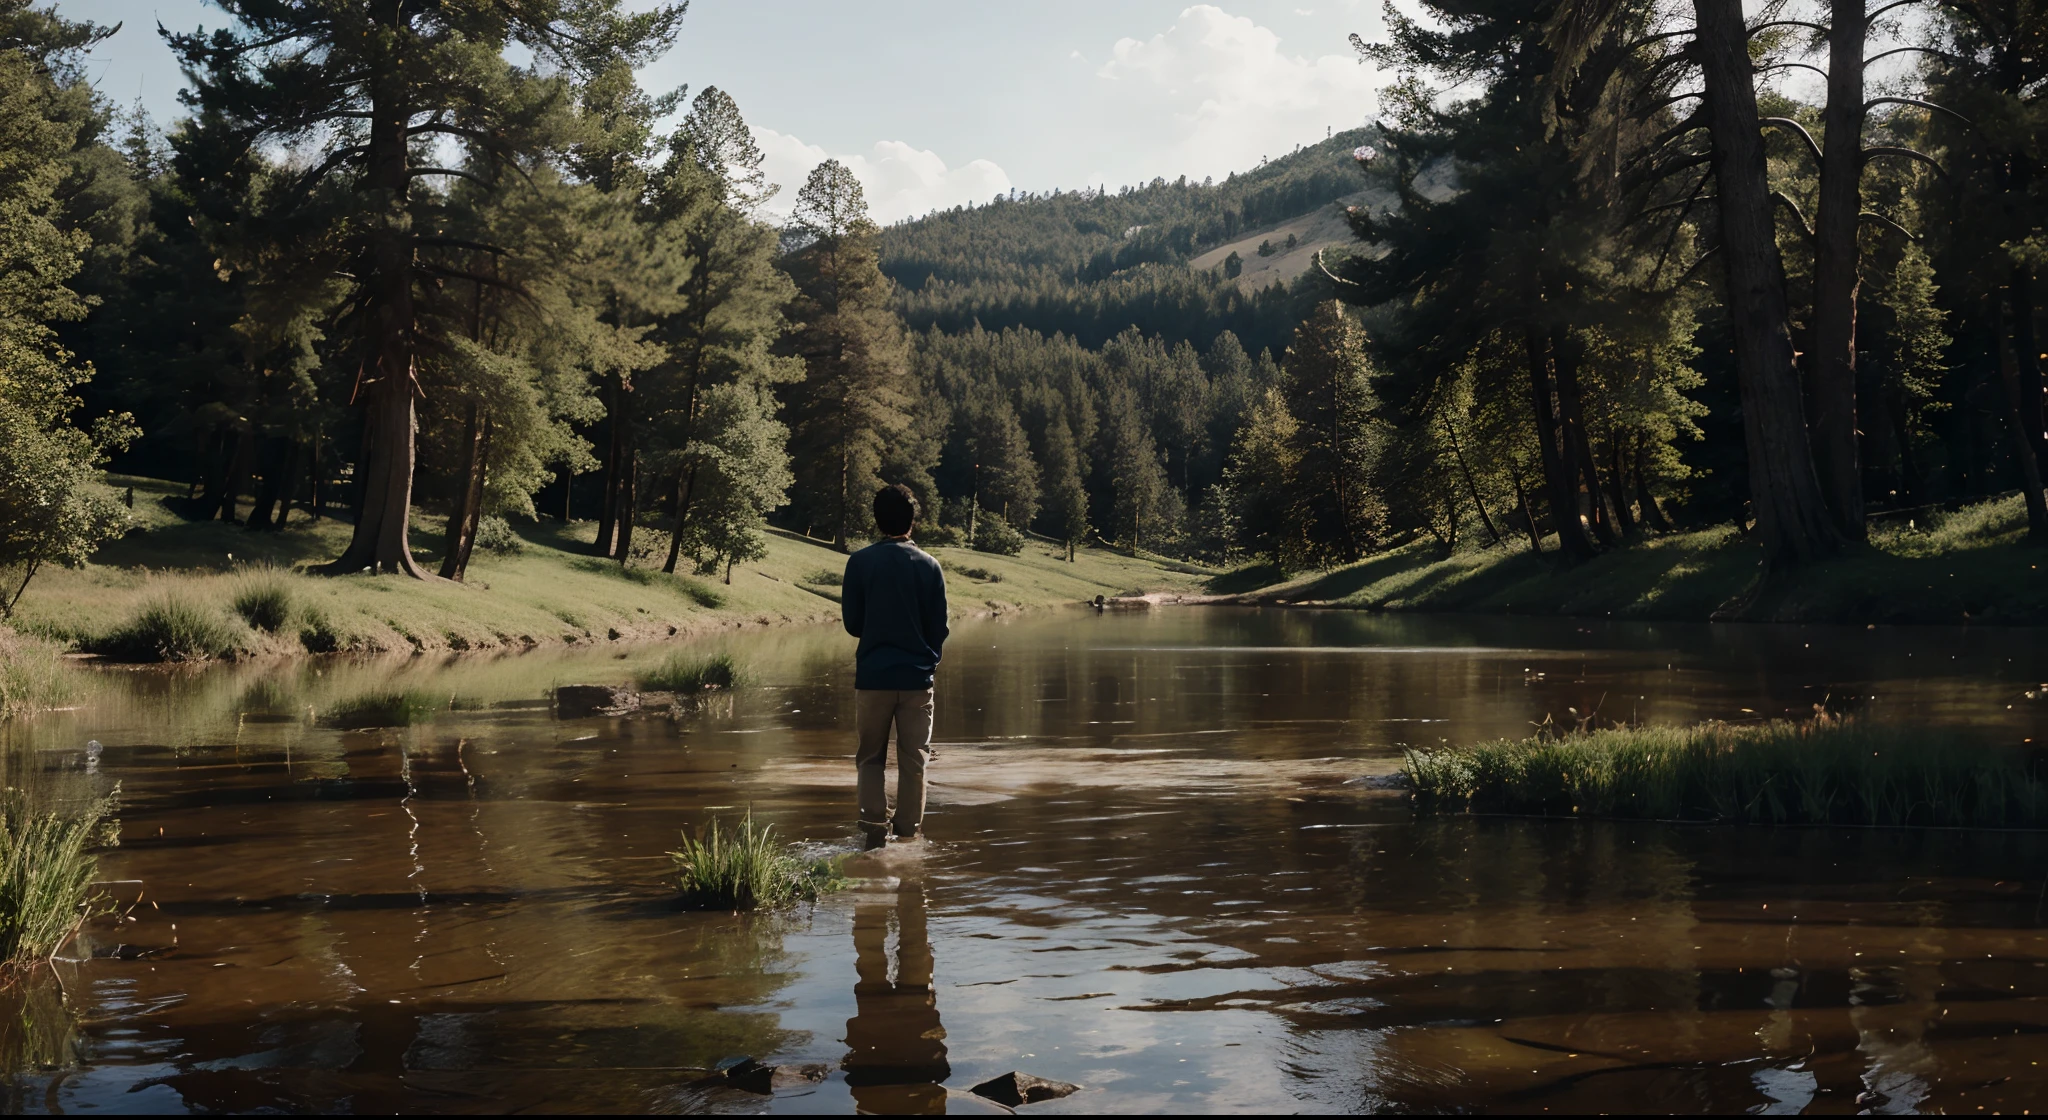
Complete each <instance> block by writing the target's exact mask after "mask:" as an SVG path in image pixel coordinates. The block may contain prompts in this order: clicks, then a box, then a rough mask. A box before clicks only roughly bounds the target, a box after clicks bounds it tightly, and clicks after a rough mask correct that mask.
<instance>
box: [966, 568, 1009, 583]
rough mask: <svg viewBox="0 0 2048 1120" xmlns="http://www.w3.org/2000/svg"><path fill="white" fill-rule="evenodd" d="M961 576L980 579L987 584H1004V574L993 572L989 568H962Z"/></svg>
mask: <svg viewBox="0 0 2048 1120" xmlns="http://www.w3.org/2000/svg"><path fill="white" fill-rule="evenodd" d="M960 574H961V575H963V576H966V577H967V578H968V579H978V580H981V581H983V582H985V583H1001V582H1003V573H1001V572H992V571H989V570H988V569H987V568H962V569H960Z"/></svg>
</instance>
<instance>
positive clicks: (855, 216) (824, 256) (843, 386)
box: [785, 160, 909, 549]
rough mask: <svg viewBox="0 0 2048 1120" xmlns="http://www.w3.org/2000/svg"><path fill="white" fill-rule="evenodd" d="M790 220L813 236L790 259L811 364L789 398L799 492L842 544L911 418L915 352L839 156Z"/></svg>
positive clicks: (814, 179)
mask: <svg viewBox="0 0 2048 1120" xmlns="http://www.w3.org/2000/svg"><path fill="white" fill-rule="evenodd" d="M792 217H793V221H794V223H795V228H796V230H797V232H798V235H799V237H801V238H802V239H803V240H804V241H805V242H806V244H804V245H803V246H802V247H801V248H799V249H797V250H796V251H795V252H794V253H792V254H790V256H789V257H788V259H787V261H786V263H785V267H786V268H787V270H788V272H789V274H790V277H791V279H792V280H794V281H795V283H796V288H797V300H796V304H795V310H794V313H793V318H795V319H796V320H797V321H798V322H800V323H801V324H802V326H801V327H799V328H798V329H797V330H796V331H794V332H793V333H792V335H791V338H790V341H789V343H788V345H789V347H790V350H791V352H793V353H794V354H796V356H798V357H800V358H802V359H803V361H804V367H805V375H804V380H803V381H802V382H800V383H797V384H795V385H793V386H791V387H790V392H789V393H788V394H787V396H786V397H785V400H786V401H787V402H788V404H789V406H790V412H791V415H792V416H793V418H794V423H793V425H792V428H793V433H794V438H793V441H792V446H791V451H792V455H793V458H794V459H795V467H796V470H795V474H796V480H797V494H798V499H799V502H800V504H801V507H802V510H803V512H804V514H805V515H806V516H807V517H808V518H809V519H810V522H811V524H813V525H820V526H823V527H824V528H825V529H826V530H828V531H829V532H830V533H831V536H832V542H833V544H834V545H835V546H837V547H839V548H841V549H845V548H846V547H847V544H848V541H849V539H850V538H851V536H852V535H853V534H854V533H855V532H858V531H860V529H861V528H862V527H863V526H864V525H865V524H866V517H867V512H866V511H867V505H868V501H869V498H870V497H871V496H872V495H873V494H874V492H875V490H876V489H878V488H879V487H880V485H881V479H880V475H879V473H878V472H879V470H880V467H881V463H882V456H883V452H884V449H885V447H886V445H887V443H888V441H889V439H890V438H891V437H892V436H894V435H896V434H897V433H899V432H902V431H903V430H904V429H905V428H906V427H907V426H908V424H909V416H908V415H907V412H906V410H907V408H908V406H909V401H908V399H907V397H906V395H905V393H904V387H905V379H906V371H907V367H908V361H909V354H908V349H907V347H906V345H905V340H904V337H903V328H902V324H901V321H900V320H898V319H897V317H896V312H895V310H894V307H893V306H892V304H893V296H894V290H893V288H894V286H893V285H892V284H891V283H890V282H889V279H888V278H887V277H886V276H883V275H882V272H881V269H880V268H878V267H877V266H876V263H875V261H876V258H875V238H876V235H877V233H878V231H877V229H876V228H875V225H874V223H873V222H871V221H869V220H868V216H867V200H866V199H865V198H864V197H863V195H862V193H861V189H860V182H859V181H858V180H857V179H855V178H854V177H853V172H851V171H849V170H847V168H846V166H845V165H844V164H842V163H840V162H838V161H837V160H826V161H825V162H824V163H821V164H819V165H818V166H817V168H816V169H814V170H813V171H812V172H811V174H810V178H809V179H808V180H807V181H806V182H805V183H804V186H803V189H802V190H801V191H799V192H798V194H797V203H796V208H795V211H794V213H793V215H792Z"/></svg>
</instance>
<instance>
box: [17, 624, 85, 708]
mask: <svg viewBox="0 0 2048 1120" xmlns="http://www.w3.org/2000/svg"><path fill="white" fill-rule="evenodd" d="M73 691H74V688H73V681H72V678H71V674H70V673H69V672H68V671H66V670H65V668H64V650H63V647H61V646H59V645H58V644H57V643H55V642H50V641H44V640H43V639H41V638H33V637H30V636H29V635H27V634H17V633H15V632H14V631H12V630H9V629H8V628H6V627H4V626H0V719H6V718H7V717H8V716H17V715H23V714H26V713H28V712H33V711H39V710H41V709H44V708H54V707H56V706H57V705H59V704H61V703H63V702H64V701H66V700H68V699H70V698H71V696H72V693H73Z"/></svg>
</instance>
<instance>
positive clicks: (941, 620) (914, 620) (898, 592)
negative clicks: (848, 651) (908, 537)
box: [839, 540, 946, 691]
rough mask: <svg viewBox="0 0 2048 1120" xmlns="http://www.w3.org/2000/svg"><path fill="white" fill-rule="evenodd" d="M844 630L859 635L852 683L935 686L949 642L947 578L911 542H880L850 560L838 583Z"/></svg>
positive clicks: (862, 685) (902, 687) (914, 687)
mask: <svg viewBox="0 0 2048 1120" xmlns="http://www.w3.org/2000/svg"><path fill="white" fill-rule="evenodd" d="M839 588H840V596H841V598H840V603H839V606H840V615H841V617H842V618H844V619H845V621H846V632H847V633H849V634H851V635H853V636H854V637H856V638H859V639H860V649H859V651H858V652H856V653H855V654H854V666H855V667H854V673H853V687H855V688H876V689H898V690H903V691H915V690H917V689H924V688H930V687H931V686H932V673H933V672H935V671H936V670H937V669H938V667H939V651H940V650H941V649H942V648H944V646H945V644H946V577H945V575H944V574H942V573H941V572H940V571H939V562H938V561H937V560H934V559H932V558H931V556H930V555H928V554H927V553H926V552H925V551H924V550H923V549H921V548H919V547H917V546H916V545H914V544H911V543H910V542H909V541H886V540H885V541H876V542H875V543H873V544H871V545H869V546H867V547H866V548H863V549H861V550H860V551H859V552H856V553H854V554H853V555H852V556H849V557H847V558H846V579H845V580H844V581H842V582H841V583H840V585H839Z"/></svg>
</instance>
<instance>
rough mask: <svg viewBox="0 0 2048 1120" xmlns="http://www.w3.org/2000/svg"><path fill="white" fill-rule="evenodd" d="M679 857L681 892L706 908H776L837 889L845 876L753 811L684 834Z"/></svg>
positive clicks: (677, 872)
mask: <svg viewBox="0 0 2048 1120" xmlns="http://www.w3.org/2000/svg"><path fill="white" fill-rule="evenodd" d="M669 857H670V858H671V859H673V860H674V861H675V879H676V893H677V895H678V896H679V897H680V898H681V899H682V902H683V904H684V905H686V906H691V907H694V908H697V909H701V910H754V909H772V908H774V907H777V906H786V905H788V904H790V903H792V902H797V901H810V900H814V899H816V898H817V897H818V896H819V895H820V894H823V893H825V892H826V891H830V890H837V889H838V888H839V887H840V886H842V885H844V883H845V879H844V878H843V877H842V876H841V875H840V874H839V864H838V861H837V860H832V859H813V858H808V857H806V856H805V855H803V854H802V853H801V852H800V851H799V850H798V849H797V848H796V847H795V846H794V845H791V844H785V843H783V842H782V841H781V840H779V839H777V838H776V836H775V826H774V825H757V824H755V823H754V814H753V813H752V812H751V811H750V812H748V813H747V815H746V816H744V817H742V818H740V822H739V824H738V825H736V826H734V827H733V828H731V829H729V830H728V829H727V828H726V827H725V826H724V825H723V824H722V823H720V822H719V821H718V820H717V819H716V818H713V819H712V821H711V823H710V824H709V825H708V826H706V827H705V828H704V829H703V830H702V831H701V832H700V833H699V834H698V835H696V836H694V837H693V836H690V835H689V834H687V833H685V834H684V835H683V843H682V847H681V848H679V849H677V850H676V851H673V852H670V853H669Z"/></svg>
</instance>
